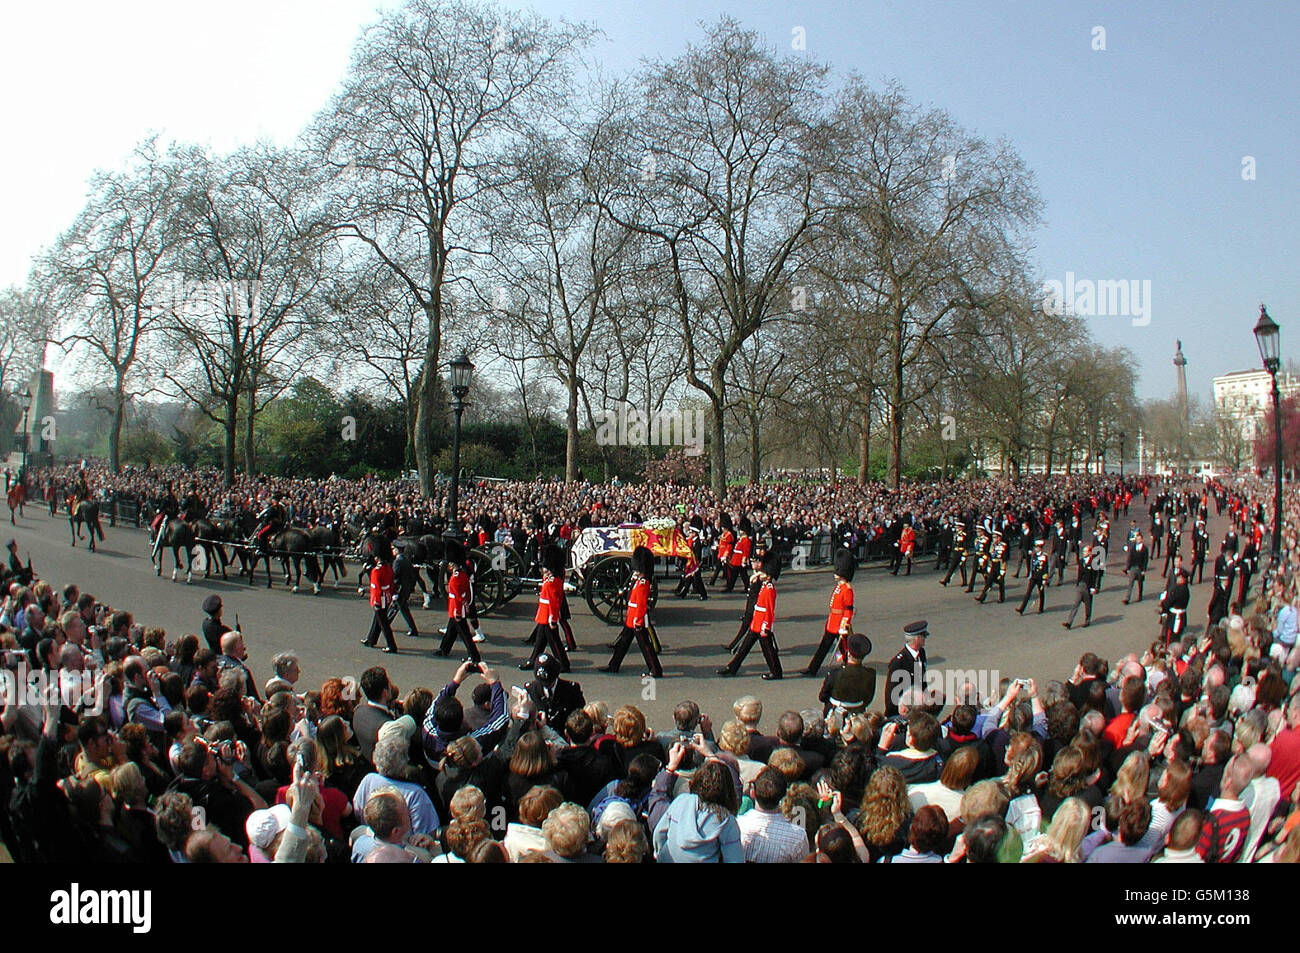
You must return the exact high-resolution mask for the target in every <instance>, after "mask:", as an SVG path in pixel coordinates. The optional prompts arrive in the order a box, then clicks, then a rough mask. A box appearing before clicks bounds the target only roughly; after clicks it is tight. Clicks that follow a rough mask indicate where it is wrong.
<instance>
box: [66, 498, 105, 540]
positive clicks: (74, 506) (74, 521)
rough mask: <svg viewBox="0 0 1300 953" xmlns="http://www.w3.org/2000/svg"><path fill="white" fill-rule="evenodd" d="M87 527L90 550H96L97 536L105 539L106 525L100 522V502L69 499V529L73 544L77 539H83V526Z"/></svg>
mask: <svg viewBox="0 0 1300 953" xmlns="http://www.w3.org/2000/svg"><path fill="white" fill-rule="evenodd" d="M83 526H84V527H85V528H86V533H87V535H88V536H89V538H90V543H89V545H90V551H91V552H92V553H93V552H94V551H95V537H96V536H98V537H99V541H100V542H101V543H102V542H103V541H104V527H103V526H101V525H100V523H99V504H98V503H96V502H94V501H93V500H82V501H80V502H77V501H76V500H74V499H71V498H69V500H68V530H69V532H70V533H71V535H72V545H73V546H76V545H77V540H79V539H81V528H82V527H83Z"/></svg>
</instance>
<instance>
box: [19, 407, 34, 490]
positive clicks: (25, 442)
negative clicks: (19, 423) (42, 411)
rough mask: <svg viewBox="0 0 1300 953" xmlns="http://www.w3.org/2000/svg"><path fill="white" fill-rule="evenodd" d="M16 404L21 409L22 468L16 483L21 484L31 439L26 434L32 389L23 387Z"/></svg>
mask: <svg viewBox="0 0 1300 953" xmlns="http://www.w3.org/2000/svg"><path fill="white" fill-rule="evenodd" d="M18 403H19V405H20V406H21V407H22V409H23V427H22V430H23V466H22V469H21V470H20V471H19V472H18V482H19V483H22V482H24V481H25V480H26V479H27V448H28V445H29V444H30V443H31V437H30V436H29V435H28V433H27V413H28V411H30V410H31V409H32V389H31V387H29V386H26V385H24V387H23V392H22V393H21V394H19V395H18Z"/></svg>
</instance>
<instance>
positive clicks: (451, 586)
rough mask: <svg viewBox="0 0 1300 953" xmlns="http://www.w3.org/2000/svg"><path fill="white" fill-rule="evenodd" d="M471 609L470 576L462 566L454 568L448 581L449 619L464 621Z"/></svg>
mask: <svg viewBox="0 0 1300 953" xmlns="http://www.w3.org/2000/svg"><path fill="white" fill-rule="evenodd" d="M468 608H469V574H468V573H467V572H465V569H464V567H462V566H453V567H452V570H451V578H450V579H448V580H447V618H449V619H463V618H465V614H466V611H467V610H468Z"/></svg>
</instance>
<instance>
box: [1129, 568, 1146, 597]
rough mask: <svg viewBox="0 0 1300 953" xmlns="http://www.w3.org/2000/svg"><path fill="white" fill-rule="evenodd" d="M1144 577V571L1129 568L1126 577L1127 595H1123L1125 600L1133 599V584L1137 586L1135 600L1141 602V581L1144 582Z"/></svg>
mask: <svg viewBox="0 0 1300 953" xmlns="http://www.w3.org/2000/svg"><path fill="white" fill-rule="evenodd" d="M1146 578H1147V574H1146V573H1144V572H1137V571H1135V570H1129V577H1128V595H1126V596H1125V597H1124V598H1125V600H1127V601H1130V602H1131V601H1132V600H1133V587H1134V586H1137V588H1138V597H1137V601H1138V602H1141V601H1142V585H1143V583H1145V582H1146Z"/></svg>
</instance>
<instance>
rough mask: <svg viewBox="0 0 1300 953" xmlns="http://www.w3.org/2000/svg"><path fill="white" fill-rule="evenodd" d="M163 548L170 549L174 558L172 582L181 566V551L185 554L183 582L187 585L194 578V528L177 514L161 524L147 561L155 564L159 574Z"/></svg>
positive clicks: (160, 572)
mask: <svg viewBox="0 0 1300 953" xmlns="http://www.w3.org/2000/svg"><path fill="white" fill-rule="evenodd" d="M164 549H170V550H171V551H172V558H174V559H175V560H176V568H175V569H173V570H172V582H175V581H176V573H178V572H179V571H180V568H181V553H184V554H185V583H186V585H188V584H189V583H190V582H192V581H193V579H194V572H193V564H192V562H191V560H192V558H193V554H194V530H193V529H191V528H190V525H189V524H188V523H186V522H185V521H184V520H183V519H181V518H180V517H178V516H173V517H171V518H170V519H168V520H167V522H166V523H164V524H163V527H162V531H161V532H160V533H159V534H158V540H157V542H156V543H155V545H154V548H153V549H152V550H151V551H150V554H149V561H150V562H151V563H154V564H155V569H156V572H157V575H159V576H161V575H162V566H163V550H164Z"/></svg>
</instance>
